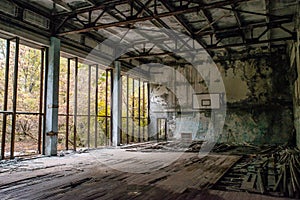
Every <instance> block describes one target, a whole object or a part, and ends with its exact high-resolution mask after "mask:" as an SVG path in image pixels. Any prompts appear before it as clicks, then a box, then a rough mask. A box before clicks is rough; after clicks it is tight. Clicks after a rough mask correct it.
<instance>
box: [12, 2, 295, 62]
mask: <svg viewBox="0 0 300 200" xmlns="http://www.w3.org/2000/svg"><path fill="white" fill-rule="evenodd" d="M11 1H12V2H14V3H15V4H16V5H17V6H18V7H20V8H22V9H28V10H31V11H33V12H35V13H37V14H40V15H41V16H44V17H47V18H48V19H50V21H51V26H50V27H51V28H50V31H49V32H50V34H51V35H53V36H59V37H63V38H65V36H67V35H70V34H81V35H83V36H87V37H90V38H91V39H93V40H95V41H96V42H99V43H100V42H102V41H103V40H105V37H103V36H102V35H100V34H99V33H98V32H97V30H100V29H105V30H107V31H109V28H113V27H125V28H129V29H134V28H135V26H134V24H135V23H137V22H146V21H150V22H151V23H152V24H153V25H154V26H156V27H158V28H165V29H164V30H163V31H164V34H165V35H166V36H168V39H165V38H164V39H163V40H161V39H156V38H153V37H150V36H149V35H148V34H146V33H145V31H141V30H142V29H140V28H139V29H138V30H137V31H136V33H138V34H139V35H141V36H142V37H143V38H144V39H145V41H142V42H140V41H137V42H133V44H130V45H131V46H132V48H133V52H131V53H129V54H127V55H128V56H132V57H134V58H137V59H139V58H141V59H142V58H144V57H145V56H146V54H148V55H150V56H151V55H152V56H156V57H157V56H163V55H170V56H172V57H174V58H176V56H174V54H172V53H170V52H166V51H165V50H163V49H166V48H163V47H167V48H169V49H170V51H173V52H186V51H188V50H187V49H183V46H185V47H188V48H189V50H195V49H194V47H193V45H192V46H191V45H189V43H190V42H189V41H185V40H183V39H182V38H181V37H178V36H177V35H176V34H174V33H172V31H167V29H170V26H169V24H167V23H166V22H165V21H164V20H163V18H172V19H175V20H176V21H177V22H178V23H179V24H180V25H181V27H182V28H183V29H184V30H185V32H186V34H187V35H189V36H190V37H191V38H192V39H194V40H195V41H197V42H198V43H199V44H201V45H202V46H203V47H204V48H205V49H206V50H208V51H211V50H213V49H219V48H228V47H237V46H248V45H253V44H262V43H272V42H277V41H285V40H295V37H296V34H295V32H293V30H290V29H288V28H286V27H285V26H284V24H288V23H293V19H294V16H293V15H286V16H277V15H273V14H270V11H269V9H270V5H269V4H270V3H271V2H270V1H269V0H266V1H267V4H266V7H267V8H266V9H267V11H266V12H265V13H258V12H254V11H249V10H241V9H238V5H239V4H241V3H243V2H247V1H253V0H222V1H218V2H213V3H208V4H205V3H203V1H199V0H189V1H187V0H179V1H176V4H175V1H167V0H147V1H145V2H144V3H143V2H142V1H140V0H112V1H103V2H101V4H97V1H94V0H86V1H87V2H88V3H89V4H90V6H89V7H85V8H78V9H74V8H73V7H72V6H71V5H69V4H68V3H66V2H65V1H63V0H52V1H53V3H54V4H56V5H59V6H60V7H63V8H65V11H64V12H60V13H57V12H56V11H55V10H54V11H52V12H45V11H44V10H43V9H38V8H37V7H33V6H31V5H29V4H26V3H24V2H25V1H17V0H11ZM191 4H193V6H192V5H191ZM120 5H121V6H122V5H124V7H125V8H129V9H130V10H129V12H127V11H128V10H127V11H126V12H124V11H123V10H122V9H120V8H119V7H118V6H120ZM150 6H151V8H150ZM161 7H163V8H164V9H163V10H164V11H163V12H162V11H160V10H159V8H161ZM216 8H218V9H223V10H228V11H230V12H232V13H233V14H234V17H235V19H236V22H237V25H236V26H233V27H229V28H221V27H218V26H217V25H216V23H217V22H218V21H219V20H221V19H222V18H223V17H226V16H227V15H224V16H220V17H219V18H213V17H212V16H211V14H210V10H211V9H216ZM99 11H100V12H99ZM95 12H97V14H98V16H97V17H94V15H95ZM199 12H201V13H202V14H203V16H204V18H205V20H206V22H207V24H206V25H205V26H204V27H200V28H198V30H195V28H194V27H193V26H192V22H189V21H188V20H187V19H186V17H185V16H184V14H188V13H199ZM242 13H245V14H251V15H257V16H264V17H266V21H263V22H259V23H243V19H242V17H241V14H242ZM86 16H87V17H86ZM92 16H93V17H92ZM104 16H106V17H107V16H110V17H112V18H113V19H114V20H113V21H110V22H108V23H100V22H101V20H102V19H103V18H104ZM17 18H18V19H19V18H21V17H20V16H17ZM75 21H76V22H77V23H76V24H74V22H75ZM263 27H264V30H263V31H261V33H260V34H259V35H258V36H256V37H254V36H253V31H254V30H255V29H256V28H263ZM272 29H281V30H282V31H284V32H286V33H288V35H289V36H282V37H281V38H275V39H274V38H272V37H270V34H271V30H272ZM145 30H146V29H145ZM148 31H156V30H148ZM255 31H256V30H255ZM249 32H250V33H252V34H250V35H251V36H250V37H249V36H248V37H246V33H249ZM127 33H128V31H127ZM127 33H126V34H127ZM112 34H113V33H112ZM126 34H125V35H126ZM266 34H269V35H268V37H267V39H263V38H265V37H264V36H265V35H266ZM125 35H123V36H121V37H120V41H121V40H123V39H124V38H125ZM207 36H209V37H210V38H211V40H210V42H207V40H204V37H206V38H207ZM118 37H119V36H118ZM231 37H240V38H242V42H240V43H230V44H229V43H227V42H224V40H226V39H227V38H231ZM170 41H171V42H174V43H175V44H180V45H179V46H178V45H176V47H175V48H171V47H170V46H168V44H167V42H170ZM223 42H224V43H223ZM139 44H142V45H144V50H143V51H140V52H139V51H135V50H134V46H135V45H139ZM149 44H150V45H149ZM146 46H148V49H146ZM149 46H150V48H149ZM156 48H160V49H162V51H165V52H160V53H157V52H153V50H154V49H156ZM198 50H199V49H196V51H198ZM123 59H124V60H126V59H129V58H128V57H126V56H125V57H123Z"/></svg>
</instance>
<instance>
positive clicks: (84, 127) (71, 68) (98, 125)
mask: <svg viewBox="0 0 300 200" xmlns="http://www.w3.org/2000/svg"><path fill="white" fill-rule="evenodd" d="M46 57H47V49H44V48H42V49H36V48H31V47H28V46H25V45H23V44H22V41H21V42H20V40H19V38H12V39H8V40H4V39H0V143H1V145H0V147H1V159H4V158H8V157H10V158H13V157H14V156H23V155H26V156H27V155H32V154H39V153H42V147H43V130H44V128H45V123H44V121H45V120H46V116H45V115H44V113H45V108H46V107H45V102H44V98H45V91H46V89H47V88H46V84H45V78H46V74H47V72H46V70H45V69H46V67H45V66H46V65H47V63H46V62H47V59H46ZM112 75H113V73H112V69H109V68H105V67H100V65H97V64H94V65H86V64H83V63H81V62H80V61H79V59H78V58H63V57H61V59H60V74H59V115H58V126H59V127H58V129H59V133H58V150H64V149H76V148H83V147H84V148H97V147H100V146H107V145H111V143H112V137H111V135H112V131H111V130H112V126H113V124H112V123H111V121H112V111H111V109H112V108H111V105H112V80H113V77H112ZM121 85H122V98H121V99H120V101H122V127H121V133H120V134H121V135H120V138H121V143H122V144H126V143H132V142H143V141H148V140H149V137H148V131H147V130H148V129H147V124H148V123H149V113H148V106H149V104H148V97H149V95H148V93H149V88H148V87H149V84H148V83H147V82H146V81H143V80H141V79H138V78H132V77H130V76H129V75H124V76H122V84H121Z"/></svg>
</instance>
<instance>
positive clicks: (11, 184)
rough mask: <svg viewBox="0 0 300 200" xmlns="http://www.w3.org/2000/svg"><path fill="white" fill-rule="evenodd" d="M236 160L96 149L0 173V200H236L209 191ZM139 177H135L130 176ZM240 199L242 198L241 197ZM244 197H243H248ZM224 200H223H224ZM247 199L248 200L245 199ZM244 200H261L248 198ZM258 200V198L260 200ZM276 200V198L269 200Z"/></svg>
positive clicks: (19, 165)
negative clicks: (73, 199)
mask: <svg viewBox="0 0 300 200" xmlns="http://www.w3.org/2000/svg"><path fill="white" fill-rule="evenodd" d="M239 158H240V157H239V156H231V155H217V154H209V155H207V156H204V155H203V156H198V154H197V153H179V152H172V153H167V152H163V153H157V152H155V153H142V152H127V151H125V150H122V149H101V150H94V151H90V152H87V153H83V154H71V155H66V156H64V157H46V158H39V159H35V160H26V161H22V162H17V163H15V164H13V165H10V166H5V167H3V168H5V170H3V171H1V170H2V169H0V172H2V173H0V197H1V199H70V198H76V199H199V198H200V197H201V198H202V197H203V198H204V199H227V197H228V199H231V200H232V199H234V196H235V197H236V198H235V199H240V198H237V197H240V195H241V194H239V193H224V192H220V191H215V190H209V189H207V188H209V187H210V186H211V185H213V184H215V183H216V182H217V181H218V180H219V179H220V178H221V177H222V175H223V174H224V173H226V171H227V170H228V169H229V168H230V167H231V166H232V165H233V164H234V163H236V162H237V161H238V160H239ZM135 172H140V173H135ZM244 195H245V194H244ZM247 195H248V194H247ZM225 196H226V198H225ZM248 197H249V198H248ZM248 197H247V196H245V198H244V199H253V197H257V198H255V199H265V197H264V196H255V195H250V194H249V195H248ZM262 197H263V198H262ZM269 199H276V198H269Z"/></svg>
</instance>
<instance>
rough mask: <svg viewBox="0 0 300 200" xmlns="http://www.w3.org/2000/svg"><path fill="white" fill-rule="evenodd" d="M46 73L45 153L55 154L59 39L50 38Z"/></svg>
mask: <svg viewBox="0 0 300 200" xmlns="http://www.w3.org/2000/svg"><path fill="white" fill-rule="evenodd" d="M48 56H49V57H48V60H49V63H48V69H47V70H48V71H47V72H48V73H47V98H46V105H47V107H46V128H45V129H46V130H45V132H46V135H45V138H44V139H45V147H44V148H45V155H48V156H54V155H57V133H58V91H59V84H58V83H59V60H60V40H59V39H58V38H55V37H51V38H50V48H49V54H48Z"/></svg>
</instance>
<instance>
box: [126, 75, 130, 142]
mask: <svg viewBox="0 0 300 200" xmlns="http://www.w3.org/2000/svg"><path fill="white" fill-rule="evenodd" d="M126 141H127V144H129V75H128V74H127V75H126Z"/></svg>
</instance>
